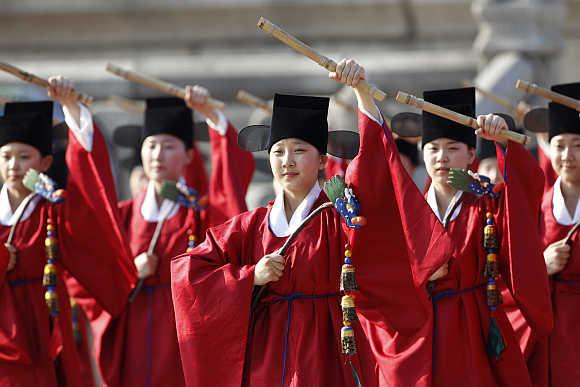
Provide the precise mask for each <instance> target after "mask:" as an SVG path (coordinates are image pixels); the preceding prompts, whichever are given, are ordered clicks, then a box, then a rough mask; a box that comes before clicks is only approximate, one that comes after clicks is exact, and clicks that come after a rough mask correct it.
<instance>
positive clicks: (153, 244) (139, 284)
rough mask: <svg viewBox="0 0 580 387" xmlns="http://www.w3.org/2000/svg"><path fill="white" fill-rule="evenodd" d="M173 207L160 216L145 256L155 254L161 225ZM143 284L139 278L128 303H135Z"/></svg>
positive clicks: (143, 280)
mask: <svg viewBox="0 0 580 387" xmlns="http://www.w3.org/2000/svg"><path fill="white" fill-rule="evenodd" d="M175 206H177V203H173V204H172V205H171V207H167V208H169V210H166V211H165V213H163V214H161V219H159V221H158V222H157V225H156V226H155V231H153V236H152V237H151V240H150V241H149V247H147V255H153V254H155V247H157V242H158V241H159V236H160V235H161V230H162V229H163V225H164V224H165V221H166V220H167V217H168V216H169V214H171V211H173V209H174V208H175ZM144 283H145V278H140V279H139V281H137V284H136V285H135V287H134V288H133V291H132V292H131V294H129V303H133V301H135V299H136V298H137V296H138V295H139V292H141V288H143V284H144Z"/></svg>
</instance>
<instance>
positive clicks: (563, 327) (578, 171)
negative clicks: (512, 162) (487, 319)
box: [523, 83, 580, 387]
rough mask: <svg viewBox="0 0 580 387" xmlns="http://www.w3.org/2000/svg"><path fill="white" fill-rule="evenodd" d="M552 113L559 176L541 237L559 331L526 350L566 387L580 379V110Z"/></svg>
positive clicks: (556, 108) (546, 204)
mask: <svg viewBox="0 0 580 387" xmlns="http://www.w3.org/2000/svg"><path fill="white" fill-rule="evenodd" d="M552 90H553V91H555V92H557V93H561V94H564V95H567V96H570V97H572V98H576V99H578V98H580V83H569V84H561V85H554V86H552ZM548 115H549V146H550V150H549V153H550V157H551V161H552V163H551V165H552V166H553V169H554V170H555V171H556V173H557V175H558V178H557V179H556V182H555V183H554V185H553V186H552V187H551V188H550V189H549V190H548V191H547V192H546V193H545V194H544V199H543V202H542V211H541V217H540V233H541V236H542V242H543V247H544V249H545V250H544V259H545V262H546V267H547V271H548V274H549V276H550V279H551V281H550V282H551V285H552V304H553V312H554V330H553V332H552V335H551V336H550V340H549V343H548V344H546V341H545V340H544V341H542V340H541V338H540V339H539V340H538V338H536V337H535V336H533V335H527V336H524V337H523V338H524V339H528V340H529V341H528V343H527V349H528V351H531V358H532V359H533V360H535V364H536V366H537V367H538V368H539V369H543V370H545V372H544V375H545V376H546V378H547V376H548V374H549V378H550V380H549V383H550V386H554V387H567V386H575V385H577V384H578V380H579V378H580V370H579V368H578V364H579V362H580V353H579V352H578V345H579V343H580V332H579V331H578V329H577V322H578V316H579V313H578V306H579V305H580V303H579V301H580V298H579V297H578V295H579V294H580V255H579V254H580V249H579V248H578V246H579V242H580V240H579V238H578V233H574V234H573V235H571V236H570V237H568V234H569V232H570V231H571V230H572V228H573V227H574V225H576V224H578V223H579V222H580V207H579V203H580V201H579V200H578V199H579V197H580V118H579V117H578V112H577V111H575V110H573V109H570V108H567V107H565V106H563V105H560V104H557V103H550V105H549V109H548ZM526 333H527V332H526ZM548 365H549V373H548V369H547V368H548V367H547V366H548Z"/></svg>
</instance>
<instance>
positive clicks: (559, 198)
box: [552, 177, 580, 226]
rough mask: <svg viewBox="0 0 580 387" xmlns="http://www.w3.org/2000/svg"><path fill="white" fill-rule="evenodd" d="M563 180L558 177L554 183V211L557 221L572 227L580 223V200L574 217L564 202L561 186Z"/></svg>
mask: <svg viewBox="0 0 580 387" xmlns="http://www.w3.org/2000/svg"><path fill="white" fill-rule="evenodd" d="M561 182H562V179H561V178H560V177H558V178H557V179H556V182H555V183H554V195H553V196H552V211H553V213H554V218H556V221H557V222H558V223H559V224H561V225H564V226H570V225H572V224H576V223H578V222H580V200H579V201H578V202H576V211H574V216H572V215H571V214H570V213H569V212H568V209H567V208H566V203H565V202H564V195H562V187H561V186H560V184H561Z"/></svg>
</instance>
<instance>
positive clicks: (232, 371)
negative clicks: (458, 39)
mask: <svg viewBox="0 0 580 387" xmlns="http://www.w3.org/2000/svg"><path fill="white" fill-rule="evenodd" d="M329 75H330V78H331V79H333V80H334V81H336V82H338V83H340V84H343V85H345V86H349V87H352V90H353V92H354V94H355V95H356V99H357V105H358V132H355V131H337V130H330V131H329V127H328V106H329V99H328V98H326V97H316V96H303V95H292V94H281V93H277V94H275V96H274V100H273V109H272V115H271V120H270V122H269V124H268V125H251V126H247V127H245V128H243V129H241V130H240V131H239V132H238V130H237V129H236V128H234V127H233V126H232V124H231V123H230V122H229V121H228V120H227V118H226V117H225V115H224V113H223V112H221V111H220V110H218V109H216V108H215V106H214V105H213V104H212V103H210V101H211V98H210V95H209V92H208V91H207V90H206V89H205V88H203V87H201V86H197V85H196V86H188V87H186V92H185V97H184V98H183V99H181V98H173V97H159V98H150V99H147V101H146V108H145V111H144V121H143V127H142V128H141V134H140V141H139V149H140V155H141V163H142V168H143V173H144V175H145V180H144V181H145V184H144V185H143V187H144V188H143V189H136V193H135V195H134V197H133V198H131V199H130V200H127V201H124V202H120V203H117V193H116V190H115V184H114V181H113V173H112V170H111V167H110V164H109V155H108V149H107V144H106V142H105V139H104V137H103V135H102V134H101V132H100V130H99V128H98V127H97V126H96V125H95V123H94V121H93V117H92V115H91V112H90V110H89V109H88V108H87V107H86V106H84V105H83V104H81V103H79V102H78V98H76V94H75V91H74V89H73V85H72V83H71V82H70V81H69V80H67V79H65V78H63V77H60V76H57V77H52V78H50V80H49V87H48V96H49V97H50V98H51V100H52V101H50V100H49V101H39V102H13V103H7V104H6V105H5V110H4V115H3V116H2V117H0V174H1V177H2V180H3V182H4V185H3V186H2V189H1V191H0V223H1V225H0V233H1V235H2V237H1V238H2V242H3V246H2V247H0V386H1V387H5V386H6V387H8V386H10V387H16V386H17V387H24V386H37V387H44V386H46V387H52V386H75V387H76V386H93V385H95V383H96V382H95V380H99V381H100V383H102V384H103V385H105V386H111V387H117V386H130V387H132V386H446V387H447V386H482V387H483V386H556V387H561V386H578V385H580V382H579V380H580V367H578V364H580V350H578V349H577V347H576V346H577V345H578V346H580V330H579V329H578V328H577V326H578V325H577V320H576V315H577V314H578V313H579V312H578V311H576V307H577V306H578V305H579V299H578V297H579V295H580V266H579V265H580V261H579V259H580V258H578V257H576V254H577V252H578V249H577V248H576V244H577V241H578V238H579V237H578V236H577V233H575V230H576V227H575V225H576V224H578V223H579V222H580V209H579V197H580V117H579V115H578V111H576V110H574V109H571V108H569V107H566V106H563V105H560V104H558V103H550V104H549V109H548V118H549V120H548V125H547V126H548V133H547V135H546V136H545V138H543V139H540V140H539V141H543V142H542V144H543V145H542V146H541V147H540V148H541V149H540V152H541V156H542V157H543V158H544V159H545V160H546V159H549V160H551V163H548V162H544V163H539V162H538V161H537V160H536V158H534V157H533V156H532V154H531V153H530V152H529V151H528V150H527V149H526V148H525V147H524V146H522V145H521V144H520V143H517V142H514V141H511V140H509V141H508V140H506V133H507V132H508V131H514V130H516V127H517V126H518V125H516V124H515V123H514V120H513V119H512V118H511V117H509V116H506V115H500V114H487V115H481V116H478V117H476V115H475V111H476V104H475V89H473V88H460V89H449V90H431V91H425V92H424V93H423V99H424V100H425V101H427V102H429V103H431V104H435V105H437V106H440V107H444V108H446V109H449V110H451V111H454V112H457V113H460V114H462V115H465V116H468V117H473V118H475V119H476V122H477V127H478V128H479V129H477V130H474V129H473V128H471V127H466V126H464V125H461V124H459V123H456V122H453V121H451V120H449V119H447V118H443V117H441V116H439V115H435V114H433V113H429V112H427V111H424V112H423V113H422V115H421V117H420V119H419V121H418V122H417V124H418V125H419V126H420V128H421V134H420V135H421V139H420V142H419V144H420V145H416V143H415V142H407V141H405V139H403V138H401V137H400V136H398V135H397V134H396V133H394V132H392V131H391V129H390V126H389V125H388V121H389V120H387V119H386V117H384V116H383V115H382V114H381V112H380V110H379V109H378V108H377V106H376V104H375V101H374V99H373V96H372V95H371V94H369V93H368V92H366V91H365V90H364V89H363V88H361V87H359V86H360V85H361V83H362V81H364V80H366V79H367V74H366V72H365V69H364V67H363V66H362V65H361V64H360V63H358V62H356V61H355V60H353V59H343V60H341V61H340V62H338V64H337V67H336V69H335V70H334V71H332V72H330V74H329ZM552 90H553V91H555V92H557V93H560V94H563V95H566V96H568V97H571V98H575V99H580V83H575V84H564V85H554V86H553V87H552ZM53 101H54V102H57V103H59V104H60V105H62V108H63V111H64V116H65V122H66V126H67V127H68V130H69V135H68V148H67V151H66V166H67V168H68V177H67V183H66V186H65V187H56V186H55V183H54V182H53V181H52V180H51V179H50V177H49V176H47V174H46V172H47V170H49V168H50V166H51V163H52V161H53V156H52V149H53V130H54V128H53V122H52V116H53ZM192 112H195V114H197V115H201V116H202V117H203V118H204V119H205V122H206V123H207V126H208V127H209V142H210V150H211V152H210V153H211V173H210V174H209V177H208V176H207V175H206V172H205V168H204V162H203V159H202V157H201V154H200V152H199V150H198V149H197V147H196V143H195V139H194V136H193V133H194V126H195V125H196V124H195V123H194V120H193V118H192ZM395 119H396V117H395V118H393V120H395ZM357 133H358V134H357ZM482 144H485V146H484V145H482ZM419 146H420V149H421V151H422V155H423V161H424V163H425V167H426V171H427V174H428V186H427V187H425V190H424V191H423V190H422V189H419V188H418V187H417V186H416V184H415V183H414V181H413V179H412V174H413V170H414V166H416V165H417V163H418V160H417V159H418V154H417V148H418V147H419ZM484 147H485V149H487V150H486V151H484V150H483V149H484ZM252 152H267V153H268V157H269V162H270V167H271V171H272V174H273V179H274V185H275V187H277V189H276V197H275V199H274V200H273V201H272V202H270V203H264V207H259V208H257V209H255V210H252V211H247V207H246V202H245V196H246V191H247V189H248V186H249V184H250V181H251V179H252V175H253V173H254V168H255V162H254V157H253V154H252ZM347 159H348V160H347ZM347 165H348V166H347ZM478 165H479V167H480V173H477V166H478ZM484 170H485V171H490V173H488V172H483V171H484ZM324 171H327V173H326V178H325V179H324V180H326V181H324V180H323V179H321V176H324V174H325V173H324ZM548 174H550V176H554V177H553V178H552V179H548V178H545V176H548ZM335 175H336V176H335ZM486 175H490V176H487V177H486ZM94 374H97V375H98V377H97V378H94Z"/></svg>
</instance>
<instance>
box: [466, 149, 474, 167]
mask: <svg viewBox="0 0 580 387" xmlns="http://www.w3.org/2000/svg"><path fill="white" fill-rule="evenodd" d="M467 153H468V155H469V163H468V164H467V165H471V164H472V163H473V162H474V161H475V148H472V147H469V148H468V149H467Z"/></svg>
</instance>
